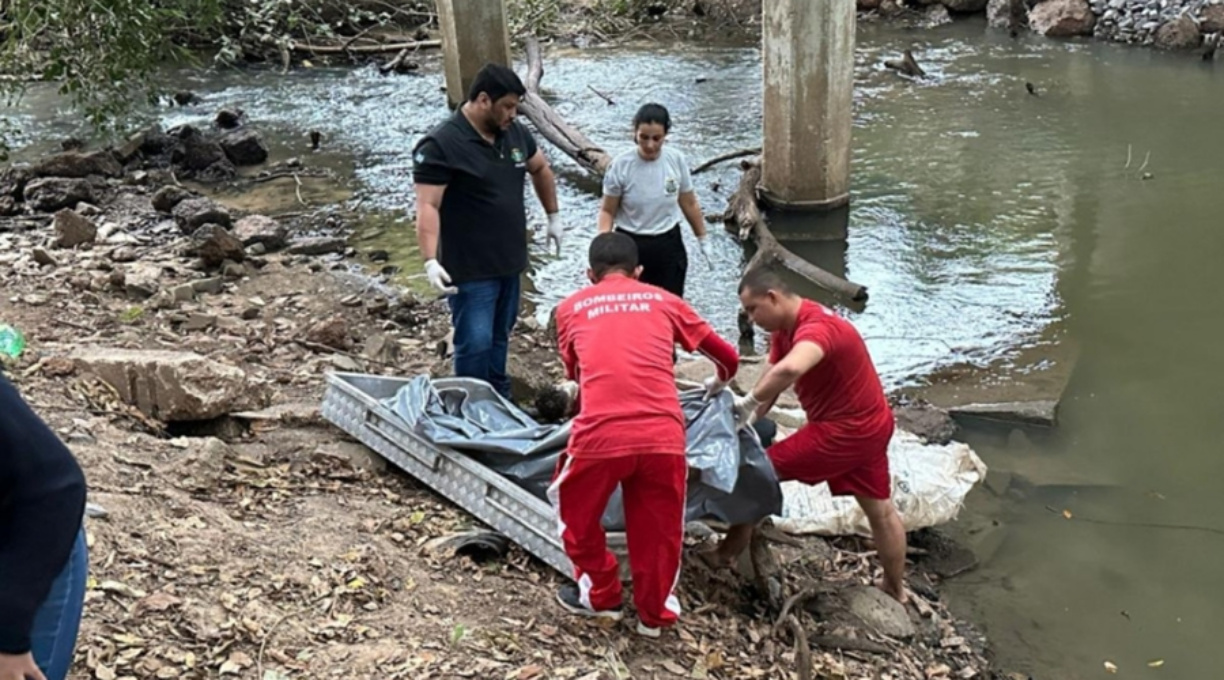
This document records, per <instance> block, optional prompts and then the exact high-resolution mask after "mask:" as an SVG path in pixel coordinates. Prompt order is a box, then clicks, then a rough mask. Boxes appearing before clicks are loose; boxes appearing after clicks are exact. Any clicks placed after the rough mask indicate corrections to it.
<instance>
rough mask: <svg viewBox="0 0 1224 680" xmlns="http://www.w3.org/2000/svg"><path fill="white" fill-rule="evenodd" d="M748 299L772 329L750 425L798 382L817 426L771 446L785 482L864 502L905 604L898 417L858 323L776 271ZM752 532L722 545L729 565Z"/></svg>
mask: <svg viewBox="0 0 1224 680" xmlns="http://www.w3.org/2000/svg"><path fill="white" fill-rule="evenodd" d="M739 296H740V302H741V303H742V304H743V306H744V310H745V311H746V312H747V313H748V315H749V316H750V317H751V318H752V321H753V323H755V324H756V325H758V326H760V327H761V328H763V329H765V330H766V331H769V332H770V338H769V363H770V364H771V366H770V369H769V370H768V371H767V372H766V373H765V374H764V375H763V376H761V379H760V380H759V381H758V382H757V384H756V386H755V387H753V388H752V389H751V390H749V391H748V393H747V394H745V395H744V396H742V397H737V398H736V401H735V409H736V417H737V419H738V420H739V422H740V423H741V425H750V424H751V423H752V422H753V421H755V420H756V419H757V418H758V417H760V416H763V415H764V414H766V413H768V412H769V409H770V408H772V407H773V404H774V401H776V400H777V398H778V395H780V394H781V393H782V392H783V391H785V390H786V389H787V388H788V387H790V386H791V385H794V387H795V394H796V396H798V397H799V403H800V405H802V406H803V410H804V412H805V413H806V414H807V424H805V425H804V426H803V427H801V428H800V429H799V430H798V431H797V432H795V433H794V434H793V435H791V436H790V437H788V438H786V439H784V440H782V441H780V442H778V443H777V444H774V445H773V446H770V447H769V450H768V454H769V459H770V460H771V461H772V462H773V466H774V470H775V471H776V472H777V474H778V479H779V481H787V480H797V481H800V482H803V483H805V484H819V483H821V482H828V483H829V489H830V490H831V491H832V492H833V494H834V495H836V496H854V497H855V499H856V500H858V503H859V505H860V506H861V507H862V508H863V512H864V513H865V514H866V515H867V520H868V522H870V524H871V534H872V538H873V539H874V541H875V544H876V549H877V550H878V552H879V555H880V561H881V563H882V564H883V567H884V580H883V581H882V582H881V583H880V584H879V585H880V587H881V588H882V589H883V590H884V591H885V592H887V593H888V594H889V595H891V596H892V597H894V598H895V599H897V600H898V601H900V602H905V600H906V595H905V586H904V576H905V527H904V525H903V524H902V523H901V518H900V516H898V515H897V510H896V508H895V507H893V504H892V501H891V500H890V497H891V478H890V477H889V473H888V442H889V440H890V439H892V435H893V429H894V421H893V415H892V410H891V409H890V408H889V406H888V400H887V399H886V398H885V397H884V388H883V387H882V386H881V384H880V377H879V375H878V374H877V373H876V370H875V366H874V365H873V364H872V362H871V356H870V355H869V354H868V352H867V345H866V344H865V343H864V342H863V338H862V337H861V336H859V334H858V331H857V330H855V328H854V326H852V325H851V324H850V322H849V321H846V320H845V319H843V318H841V317H840V316H838V315H836V314H834V313H833V312H832V311H830V310H829V309H826V308H825V307H822V306H821V305H819V304H816V303H815V302H812V301H810V300H804V299H803V298H801V297H799V296H798V295H795V294H794V293H793V292H792V291H791V290H790V289H789V288H788V287H787V286H786V284H785V282H783V281H782V279H781V278H779V277H778V275H777V274H774V273H773V272H770V271H769V270H767V269H763V268H757V269H753V270H750V271H749V272H748V273H747V274H745V275H744V278H743V279H742V280H741V281H740V286H739ZM751 536H752V526H751V525H743V526H739V527H733V528H732V530H731V531H730V532H729V533H728V534H727V538H726V540H725V541H723V543H722V545H720V546H719V550H718V553H717V555H716V557H717V559H718V560H719V561H722V562H724V563H726V562H729V561H730V560H731V559H733V558H734V557H735V556H737V555H738V554H739V553H740V552H742V551H743V549H744V548H745V547H746V546H747V544H748V541H749V539H750V538H751Z"/></svg>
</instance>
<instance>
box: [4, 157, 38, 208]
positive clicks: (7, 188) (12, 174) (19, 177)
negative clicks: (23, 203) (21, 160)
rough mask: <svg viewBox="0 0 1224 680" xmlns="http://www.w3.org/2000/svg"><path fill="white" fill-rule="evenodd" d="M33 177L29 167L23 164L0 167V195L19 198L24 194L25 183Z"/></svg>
mask: <svg viewBox="0 0 1224 680" xmlns="http://www.w3.org/2000/svg"><path fill="white" fill-rule="evenodd" d="M31 179H33V175H31V174H30V168H29V167H27V166H24V165H6V166H4V167H3V168H0V196H8V197H10V198H13V199H16V200H21V199H22V198H23V197H24V196H25V188H26V184H27V183H28V182H29V181H30V180H31Z"/></svg>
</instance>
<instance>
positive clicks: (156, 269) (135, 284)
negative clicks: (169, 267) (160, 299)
mask: <svg viewBox="0 0 1224 680" xmlns="http://www.w3.org/2000/svg"><path fill="white" fill-rule="evenodd" d="M116 271H117V272H121V273H122V274H123V290H124V292H125V293H126V294H127V296H128V297H129V298H132V299H133V300H144V299H147V298H151V297H153V296H154V295H157V292H158V291H159V290H161V284H160V281H161V277H162V268H161V266H160V265H156V264H152V263H149V262H138V263H135V264H133V265H132V266H131V267H129V268H127V269H122V270H120V269H117V270H116Z"/></svg>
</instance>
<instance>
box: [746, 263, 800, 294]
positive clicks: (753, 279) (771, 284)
mask: <svg viewBox="0 0 1224 680" xmlns="http://www.w3.org/2000/svg"><path fill="white" fill-rule="evenodd" d="M771 290H773V291H777V292H779V293H781V294H783V295H792V294H793V292H792V291H791V287H790V286H789V285H788V284H787V283H786V281H784V280H782V277H781V276H778V273H777V272H775V271H774V270H772V269H770V268H768V267H759V266H758V267H753V268H752V269H749V270H748V271H746V272H744V277H743V278H741V279H740V282H739V290H738V291H736V292H737V293H738V294H739V295H743V294H744V291H748V292H749V293H752V294H753V295H764V294H766V293H768V292H769V291H771Z"/></svg>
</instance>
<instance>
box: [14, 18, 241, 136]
mask: <svg viewBox="0 0 1224 680" xmlns="http://www.w3.org/2000/svg"><path fill="white" fill-rule="evenodd" d="M220 17H221V0H8V1H7V2H4V3H3V31H4V34H3V43H2V44H0V70H2V71H3V72H4V73H6V74H8V75H9V77H8V78H6V79H5V80H4V81H3V82H0V91H3V92H4V94H5V95H6V98H7V100H8V103H9V104H12V103H13V102H15V101H16V100H17V99H19V98H20V96H21V95H22V94H23V93H24V91H25V86H26V85H27V79H28V80H47V81H53V82H56V83H57V84H58V88H59V92H60V94H62V95H64V96H65V97H67V99H68V101H69V103H70V104H71V105H72V106H73V108H75V109H77V110H79V111H80V112H81V113H83V114H84V115H85V117H86V118H87V119H88V120H89V122H90V123H91V124H93V125H94V126H95V127H96V128H98V129H106V128H108V127H110V128H114V127H117V126H118V124H119V122H120V121H122V120H123V119H124V117H125V116H126V115H127V114H128V113H130V112H131V111H132V109H133V108H134V107H135V106H138V105H139V104H141V103H144V102H148V101H149V100H151V99H153V98H155V97H156V95H157V94H158V89H157V87H156V80H155V78H154V76H155V74H156V72H157V70H158V69H159V68H161V67H162V66H164V65H165V64H166V63H167V62H170V61H174V60H179V59H182V58H183V57H185V56H187V55H188V52H187V50H186V49H185V48H184V47H182V46H181V45H178V44H176V43H175V40H174V37H175V36H176V35H181V34H182V33H183V32H185V31H194V32H201V31H207V30H209V28H210V27H211V26H213V25H215V24H216V22H217V21H218V20H219V19H220Z"/></svg>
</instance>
